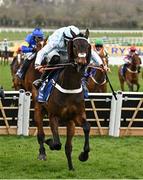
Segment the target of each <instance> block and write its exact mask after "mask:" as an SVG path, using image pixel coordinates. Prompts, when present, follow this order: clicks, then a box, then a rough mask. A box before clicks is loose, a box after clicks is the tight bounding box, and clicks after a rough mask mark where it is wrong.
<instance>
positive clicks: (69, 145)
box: [65, 121, 75, 170]
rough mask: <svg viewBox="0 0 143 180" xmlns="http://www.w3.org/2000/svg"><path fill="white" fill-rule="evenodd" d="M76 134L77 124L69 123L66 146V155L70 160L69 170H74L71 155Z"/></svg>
mask: <svg viewBox="0 0 143 180" xmlns="http://www.w3.org/2000/svg"><path fill="white" fill-rule="evenodd" d="M74 132H75V124H74V122H73V121H69V122H68V124H67V139H66V144H65V154H66V157H67V160H68V167H69V170H74V168H73V163H72V158H71V153H72V138H73V136H74Z"/></svg>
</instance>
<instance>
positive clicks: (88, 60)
mask: <svg viewBox="0 0 143 180" xmlns="http://www.w3.org/2000/svg"><path fill="white" fill-rule="evenodd" d="M90 58H91V45H90V44H89V47H88V54H87V56H86V60H87V63H88V64H89V63H90Z"/></svg>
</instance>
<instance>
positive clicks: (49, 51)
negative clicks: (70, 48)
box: [33, 25, 103, 88]
mask: <svg viewBox="0 0 143 180" xmlns="http://www.w3.org/2000/svg"><path fill="white" fill-rule="evenodd" d="M71 31H73V32H74V34H76V35H79V34H80V31H79V29H78V28H77V27H75V26H73V25H72V26H67V27H62V28H60V29H57V30H56V31H55V32H54V33H53V34H52V35H51V36H49V38H48V44H47V45H45V46H44V47H43V48H42V49H41V50H40V51H39V52H38V53H37V57H36V61H35V69H37V70H39V71H40V72H42V73H43V68H42V66H41V63H42V61H43V60H44V57H47V60H48V64H58V63H66V62H68V59H67V60H66V61H64V62H61V60H63V59H60V53H59V52H61V51H65V52H66V54H67V42H68V41H69V40H72V39H73V36H72V33H71ZM91 59H92V61H94V62H95V64H98V65H102V64H103V63H102V60H101V58H100V57H99V55H98V54H97V53H96V52H95V51H92V53H91ZM46 76H47V74H46V72H45V73H44V74H43V75H42V76H41V79H37V80H36V81H34V82H33V85H34V86H35V87H36V88H39V87H40V86H41V84H42V82H43V81H44V80H45V78H46Z"/></svg>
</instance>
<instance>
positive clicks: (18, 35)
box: [0, 31, 143, 41]
mask: <svg viewBox="0 0 143 180" xmlns="http://www.w3.org/2000/svg"><path fill="white" fill-rule="evenodd" d="M29 33H30V31H29V32H10V31H9V32H7V31H2V32H0V41H3V39H5V38H7V39H8V40H9V41H11V40H24V39H25V37H26V35H27V34H29ZM47 34H51V32H50V33H47V32H45V36H47ZM90 37H143V33H142V32H140V33H136V32H133V33H110V32H100V33H98V32H90Z"/></svg>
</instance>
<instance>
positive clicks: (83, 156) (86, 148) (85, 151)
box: [79, 119, 90, 161]
mask: <svg viewBox="0 0 143 180" xmlns="http://www.w3.org/2000/svg"><path fill="white" fill-rule="evenodd" d="M82 127H83V131H84V137H85V142H84V148H83V152H81V154H80V155H79V160H80V161H87V159H88V153H89V151H90V147H89V132H90V124H89V123H88V122H87V121H86V120H85V119H84V123H83V125H82Z"/></svg>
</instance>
